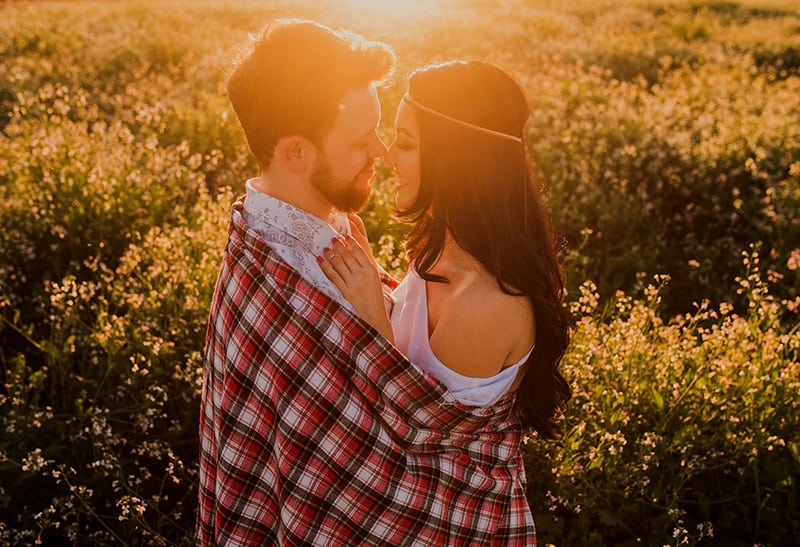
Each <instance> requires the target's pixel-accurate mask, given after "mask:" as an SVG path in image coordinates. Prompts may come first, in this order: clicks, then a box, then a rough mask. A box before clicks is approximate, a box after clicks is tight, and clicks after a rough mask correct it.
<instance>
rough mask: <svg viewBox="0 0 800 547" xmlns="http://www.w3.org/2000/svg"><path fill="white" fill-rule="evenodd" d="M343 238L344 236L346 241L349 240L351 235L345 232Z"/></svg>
mask: <svg viewBox="0 0 800 547" xmlns="http://www.w3.org/2000/svg"><path fill="white" fill-rule="evenodd" d="M344 238H345V239H346V240H347V241H350V240H351V239H353V238H352V237H350V234H346V235H345V236H344Z"/></svg>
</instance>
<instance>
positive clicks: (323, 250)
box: [322, 247, 331, 253]
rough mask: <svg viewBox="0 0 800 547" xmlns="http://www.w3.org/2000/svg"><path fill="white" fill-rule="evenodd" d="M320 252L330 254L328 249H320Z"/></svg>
mask: <svg viewBox="0 0 800 547" xmlns="http://www.w3.org/2000/svg"><path fill="white" fill-rule="evenodd" d="M322 252H323V253H329V252H331V250H330V249H329V248H328V247H325V248H324V249H322Z"/></svg>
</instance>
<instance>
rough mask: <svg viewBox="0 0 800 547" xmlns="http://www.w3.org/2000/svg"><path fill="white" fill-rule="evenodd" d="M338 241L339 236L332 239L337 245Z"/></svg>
mask: <svg viewBox="0 0 800 547" xmlns="http://www.w3.org/2000/svg"><path fill="white" fill-rule="evenodd" d="M338 241H339V238H338V237H334V238H333V239H331V243H333V244H334V245H336V242H338Z"/></svg>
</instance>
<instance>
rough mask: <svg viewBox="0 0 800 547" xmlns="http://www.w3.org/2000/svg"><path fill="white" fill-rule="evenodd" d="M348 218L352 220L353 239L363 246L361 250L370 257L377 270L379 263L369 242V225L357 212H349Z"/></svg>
mask: <svg viewBox="0 0 800 547" xmlns="http://www.w3.org/2000/svg"><path fill="white" fill-rule="evenodd" d="M347 220H349V221H350V231H351V232H352V234H353V239H354V240H355V242H356V243H358V245H359V247H361V250H363V251H364V254H365V255H366V256H367V257H369V260H370V262H371V263H372V265H373V266H375V269H376V270H377V269H378V263H377V262H376V261H375V257H374V256H372V247H371V246H370V244H369V238H368V237H367V227H366V226H364V221H363V220H361V217H360V216H358V215H357V214H355V213H347Z"/></svg>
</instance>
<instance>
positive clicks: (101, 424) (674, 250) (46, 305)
mask: <svg viewBox="0 0 800 547" xmlns="http://www.w3.org/2000/svg"><path fill="white" fill-rule="evenodd" d="M385 4H386V6H385V7H382V6H383V4H381V3H380V2H372V3H367V2H358V1H356V0H341V1H338V2H335V1H333V0H316V1H315V0H294V1H290V0H276V1H274V2H269V3H266V2H257V1H256V0H243V1H241V2H236V3H235V4H234V3H231V4H228V3H224V2H221V1H214V0H197V1H192V2H189V1H188V0H173V1H170V2H145V1H137V2H110V1H109V2H88V1H85V2H84V1H75V2H6V3H0V204H1V205H0V545H5V544H9V545H27V544H44V545H120V544H124V545H189V544H192V543H193V539H192V535H193V530H194V519H195V508H196V497H197V448H198V447H197V420H198V411H199V389H200V382H201V378H202V350H203V344H204V335H205V322H206V318H207V314H208V306H209V302H210V298H211V291H212V289H213V285H214V281H215V279H216V275H217V271H218V267H219V262H220V256H221V249H222V246H223V245H224V242H225V239H226V236H227V230H226V225H227V215H228V209H229V206H230V204H231V203H232V201H233V200H234V199H235V197H236V196H238V195H240V194H241V193H243V190H244V181H245V179H246V178H248V177H250V176H253V174H254V173H255V171H256V168H255V163H254V161H253V160H252V159H251V158H250V157H249V153H248V150H247V148H246V144H245V140H244V136H243V134H242V133H241V131H240V129H239V127H238V123H237V121H236V119H235V116H234V114H233V112H232V110H231V108H230V106H229V104H228V102H227V98H226V95H225V87H224V82H225V74H226V72H227V71H228V70H229V69H230V67H231V63H232V62H233V60H234V59H235V58H236V56H237V54H238V51H239V48H240V46H241V45H242V44H243V43H245V42H246V40H247V39H248V35H249V34H251V33H256V32H258V30H259V29H260V28H261V27H262V26H263V25H264V24H265V23H266V22H267V21H268V20H269V19H270V18H272V17H275V16H300V17H310V18H314V19H317V20H319V21H321V22H323V23H325V24H328V25H330V26H334V27H338V26H343V27H347V28H350V29H352V30H355V31H357V32H360V33H362V34H364V35H365V36H367V37H369V38H373V39H380V40H383V41H386V42H388V43H389V44H390V45H392V46H393V47H394V48H395V50H396V53H397V56H398V62H399V64H398V68H397V72H396V74H395V76H394V77H393V79H392V80H391V82H390V83H389V85H388V86H387V87H386V88H385V89H383V90H382V92H381V101H382V104H383V113H384V116H383V121H382V124H381V132H382V135H383V137H384V140H385V141H387V142H388V141H389V140H390V139H391V136H392V127H391V126H392V123H391V122H392V120H393V116H394V111H395V108H396V106H397V104H398V102H399V98H400V96H401V94H402V93H403V91H404V86H405V75H406V74H407V73H408V71H409V70H410V69H411V68H413V67H416V66H418V65H421V64H424V63H427V62H432V61H438V60H444V59H450V58H455V57H469V58H476V57H478V58H483V59H486V60H489V61H492V62H494V63H496V64H498V65H499V66H501V67H503V68H504V69H506V70H507V71H509V72H510V73H512V74H513V75H514V76H515V77H517V78H518V79H519V81H520V82H521V83H522V84H523V86H524V87H525V88H526V90H527V92H528V94H529V98H530V102H531V105H532V110H533V115H532V117H531V120H530V122H529V123H528V126H527V128H526V142H527V146H528V149H529V151H530V154H531V157H532V160H533V162H534V168H535V172H536V175H537V176H538V177H539V178H540V180H541V181H542V182H543V184H544V186H545V188H546V192H547V200H548V203H549V206H550V208H551V210H552V211H553V215H554V220H555V222H556V227H557V229H558V231H559V233H560V234H561V235H562V236H563V244H562V254H563V258H564V263H565V269H566V274H567V279H568V285H569V294H568V305H569V306H570V310H571V312H572V317H573V321H574V332H573V337H572V344H571V346H570V348H569V350H568V352H567V355H566V357H565V360H564V367H563V368H564V373H565V376H566V377H567V379H568V381H569V382H570V384H571V386H572V388H573V398H572V400H571V401H570V406H569V410H568V413H567V415H566V416H565V418H564V420H563V435H562V437H561V439H560V440H558V441H543V440H541V439H539V438H536V437H533V438H531V439H529V440H528V442H527V443H526V444H525V446H524V447H523V452H524V456H525V463H526V469H527V475H528V498H529V501H530V504H531V507H532V509H533V512H534V518H535V520H536V524H537V528H538V530H539V536H540V538H539V539H540V543H541V544H542V545H548V544H552V545H556V546H559V547H564V546H573V545H576V546H583V545H586V546H603V545H615V546H616V545H631V546H633V545H648V546H650V545H652V546H662V545H719V546H739V545H741V546H745V545H748V546H752V545H763V546H785V545H797V544H798V540H797V538H798V537H800V484H798V482H800V327H799V326H798V325H800V317H798V314H800V6H797V4H796V2H792V1H789V0H772V1H770V0H742V1H738V2H737V1H719V0H706V1H703V0H685V1H677V0H676V1H647V0H633V1H630V2H613V1H611V0H580V1H578V2H574V3H564V4H563V5H562V3H559V2H553V1H551V0H499V1H498V0H441V1H440V2H438V3H437V2H430V3H422V2H416V3H415V2H405V3H404V2H395V4H394V5H392V4H391V3H390V2H386V3H385ZM390 177H391V172H390V170H389V169H387V168H386V166H379V167H378V170H377V179H376V182H375V192H374V195H373V198H372V199H371V201H370V203H369V204H368V205H367V206H366V208H365V210H364V211H363V215H364V217H365V221H366V224H367V227H368V230H369V232H370V236H371V240H372V241H373V242H374V246H375V251H376V253H378V255H379V257H380V260H381V262H382V263H383V264H384V265H385V266H386V268H387V269H389V270H391V271H393V272H395V273H397V274H398V275H402V272H403V270H404V268H405V264H406V260H405V255H404V253H403V251H402V236H403V229H402V227H400V226H398V225H397V224H396V223H395V221H394V220H393V217H392V206H393V195H392V190H391V189H392V185H391V181H390Z"/></svg>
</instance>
